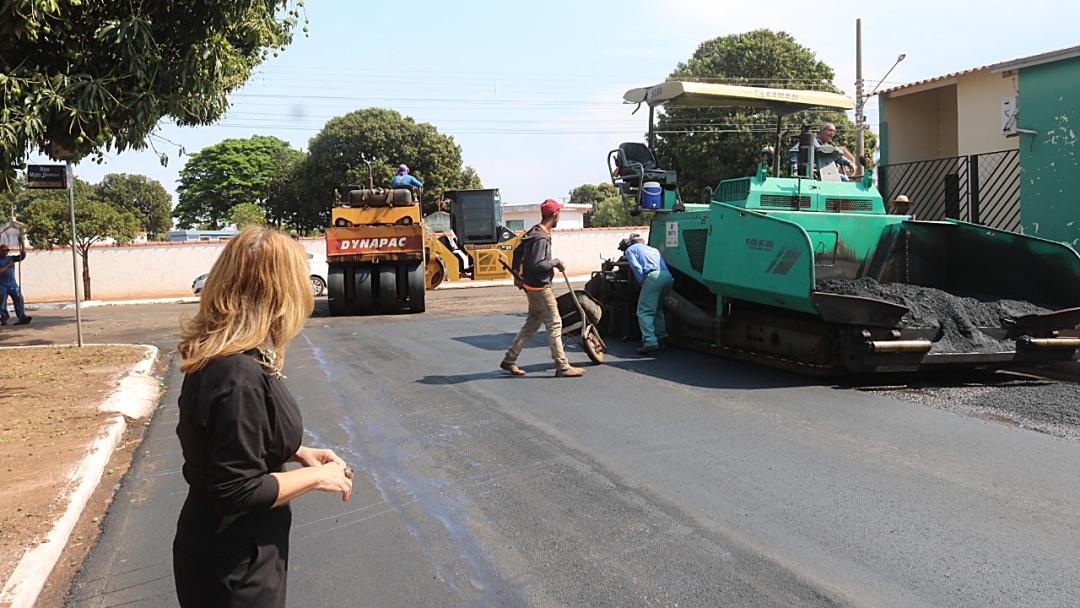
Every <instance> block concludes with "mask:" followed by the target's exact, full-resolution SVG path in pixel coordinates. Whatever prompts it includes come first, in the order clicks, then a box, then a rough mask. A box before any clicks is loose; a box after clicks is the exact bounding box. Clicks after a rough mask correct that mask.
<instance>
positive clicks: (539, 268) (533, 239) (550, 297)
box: [499, 198, 585, 378]
mask: <svg viewBox="0 0 1080 608" xmlns="http://www.w3.org/2000/svg"><path fill="white" fill-rule="evenodd" d="M562 207H563V206H562V205H561V204H560V203H559V202H558V201H555V200H553V199H550V198H549V199H547V200H546V201H544V203H543V204H542V205H540V218H541V219H540V223H539V224H537V225H535V226H533V227H532V228H530V229H529V231H528V232H526V233H525V235H524V236H522V237H521V243H520V244H519V245H518V246H517V247H516V248H515V249H514V259H513V266H512V268H513V272H514V284H515V285H517V286H518V288H520V289H523V290H524V291H525V295H526V296H528V298H529V314H528V316H526V317H525V325H523V326H522V327H521V331H519V332H518V334H517V336H516V337H515V338H514V341H513V342H511V343H510V348H509V349H507V351H506V354H505V355H503V360H502V363H501V364H500V365H499V367H501V368H502V369H504V370H506V371H508V372H510V373H511V374H513V375H515V376H524V375H525V370H523V369H521V368H520V367H518V366H517V359H518V356H519V355H521V351H522V349H524V348H525V345H526V344H528V342H529V340H530V339H531V338H532V337H533V335H534V334H535V333H536V330H538V329H540V325H541V324H543V325H544V329H545V330H546V331H547V340H548V347H549V348H550V349H551V358H552V359H554V360H555V377H556V378H575V377H578V376H584V375H585V370H584V369H582V368H580V367H572V366H571V365H570V362H569V361H567V360H566V353H565V352H563V343H562V316H560V315H559V305H558V303H557V302H556V301H555V292H554V291H553V290H552V289H551V279H552V277H553V276H554V275H555V269H556V268H558V269H559V270H560V271H562V270H564V268H563V264H562V262H561V261H559V259H558V258H553V257H551V231H552V229H554V228H555V226H556V225H557V224H558V223H559V209H562Z"/></svg>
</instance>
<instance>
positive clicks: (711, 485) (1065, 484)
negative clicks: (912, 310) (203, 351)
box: [70, 314, 1080, 608]
mask: <svg viewBox="0 0 1080 608" xmlns="http://www.w3.org/2000/svg"><path fill="white" fill-rule="evenodd" d="M522 320H523V319H522V317H521V316H516V315H506V314H496V315H486V316H465V317H445V316H444V317H439V316H432V315H419V316H408V317H378V318H363V319H358V318H315V319H313V320H312V321H311V322H310V323H309V324H308V327H307V329H305V331H304V333H303V334H302V335H301V336H300V337H299V338H297V340H296V341H294V342H293V345H292V347H291V348H290V351H289V354H288V362H287V368H286V374H287V376H288V383H289V385H290V387H291V388H292V390H293V392H294V394H296V395H297V397H298V399H299V400H300V403H301V408H302V410H303V412H304V421H305V425H306V428H307V432H308V437H307V439H306V441H307V443H309V444H310V445H317V446H329V447H332V448H334V449H335V450H337V451H338V453H339V454H341V455H342V456H343V457H344V458H345V459H346V460H348V461H349V462H350V463H351V464H352V465H353V467H354V468H355V469H356V470H357V476H356V479H355V480H354V481H355V483H356V486H355V495H354V496H353V499H352V501H350V502H349V503H348V504H343V503H342V502H341V500H340V497H335V496H332V495H327V494H319V495H308V496H304V497H302V498H300V499H299V500H297V501H295V503H294V516H295V520H294V527H293V533H292V551H293V553H292V558H291V564H290V572H289V587H290V589H289V605H290V606H297V607H300V606H304V607H306V606H373V607H394V606H401V607H410V608H411V607H417V606H425V607H427V606H590V607H593V606H612V607H615V606H619V607H625V606H654V605H655V606H708V607H715V606H875V607H884V606H903V607H917V606H928V607H929V606H971V607H987V606H1009V607H1012V606H1025V607H1036V606H1072V605H1075V603H1076V598H1077V597H1080V476H1078V475H1077V474H1076V471H1078V470H1080V444H1078V443H1076V442H1071V441H1067V440H1064V439H1059V438H1055V437H1051V436H1048V435H1043V434H1039V433H1036V432H1032V431H1027V430H1023V429H1020V428H1016V427H1009V426H1005V425H1002V424H998V423H994V422H989V421H985V420H980V419H977V418H972V417H965V416H960V415H957V414H954V413H950V412H946V411H941V410H935V409H931V408H926V407H923V406H919V405H914V404H909V403H904V402H899V401H894V400H890V399H887V398H884V397H877V396H873V395H868V394H865V393H861V392H858V391H852V390H844V389H839V388H834V387H831V386H828V385H823V384H814V383H808V382H805V381H803V380H801V379H799V378H797V377H794V376H789V375H786V374H782V373H778V372H775V371H770V370H766V369H762V368H758V367H754V366H750V365H743V364H739V363H734V362H730V361H725V360H722V359H717V358H713V357H708V356H705V355H700V354H695V353H689V352H683V351H676V350H669V351H664V352H663V353H661V355H660V356H659V357H658V358H656V359H654V360H645V359H640V358H638V357H636V356H635V355H634V354H633V348H634V345H631V344H627V343H613V344H610V345H609V346H610V347H611V348H612V352H609V353H608V361H607V363H606V364H605V365H602V366H592V367H589V370H588V373H587V374H586V376H585V377H584V378H580V379H555V378H553V377H551V363H550V360H549V359H548V357H547V348H546V343H545V342H544V341H543V339H542V335H541V336H539V337H538V338H536V339H534V341H533V342H532V343H531V345H530V348H529V349H527V350H526V351H525V354H524V355H523V357H522V359H521V361H520V362H519V363H521V364H522V367H523V368H524V369H525V370H526V371H528V372H529V375H528V376H526V377H524V378H514V377H509V376H506V375H504V374H503V373H502V372H500V371H498V370H497V365H498V362H499V360H500V358H501V356H502V351H503V349H504V348H505V347H506V346H507V345H508V344H509V342H510V339H511V337H512V334H513V333H514V332H515V331H516V330H517V329H518V328H519V327H520V324H521V322H522ZM569 352H570V355H571V361H572V362H574V363H581V364H584V363H587V360H586V358H585V356H584V354H583V353H582V352H581V351H580V349H578V348H576V347H571V348H570V349H569ZM165 381H166V384H167V386H168V391H167V393H166V394H165V396H164V397H163V400H162V404H161V407H160V408H159V409H158V411H157V413H156V414H155V416H154V419H153V422H152V424H151V426H150V428H149V429H148V433H147V436H146V439H145V442H144V443H143V444H142V447H141V449H140V450H139V451H138V454H137V455H136V457H135V460H134V462H133V463H132V468H131V469H130V471H129V473H128V474H127V476H126V477H125V479H124V481H123V484H122V486H121V487H120V489H119V491H118V493H117V496H116V500H115V502H114V504H113V506H112V508H111V510H110V512H109V514H108V517H107V518H106V519H105V524H104V526H103V534H102V537H101V539H100V541H99V543H98V545H97V546H96V547H95V549H94V551H93V552H92V554H91V556H90V558H89V559H88V561H87V562H86V564H85V565H84V567H83V569H82V570H81V571H80V574H79V576H78V578H77V581H76V585H75V587H74V589H73V591H72V598H71V600H70V604H71V605H73V606H95V607H96V606H174V605H175V599H174V596H173V591H172V578H171V565H170V564H171V559H170V553H169V547H170V543H171V540H172V534H173V529H174V524H175V519H176V515H177V513H178V511H179V508H180V505H181V503H182V502H183V498H184V494H185V486H184V483H183V480H182V478H181V475H180V465H181V456H180V452H179V444H178V442H177V440H176V438H175V434H174V428H175V424H176V406H175V404H176V398H177V395H178V391H179V383H180V375H179V374H178V372H177V371H176V370H175V368H172V369H170V371H169V373H168V375H167V377H166V379H165Z"/></svg>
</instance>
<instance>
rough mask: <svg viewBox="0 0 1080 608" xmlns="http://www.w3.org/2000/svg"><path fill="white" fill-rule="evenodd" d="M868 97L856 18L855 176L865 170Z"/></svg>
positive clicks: (860, 23)
mask: <svg viewBox="0 0 1080 608" xmlns="http://www.w3.org/2000/svg"><path fill="white" fill-rule="evenodd" d="M865 101H866V98H865V97H864V96H863V78H862V19H856V20H855V163H856V165H857V166H858V167H859V171H858V175H856V176H855V177H861V176H862V173H863V171H864V169H863V166H862V163H861V162H860V161H861V159H862V157H863V150H864V148H863V129H864V128H866V126H865V125H864V124H863V103H864V102H865Z"/></svg>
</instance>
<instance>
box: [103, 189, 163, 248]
mask: <svg viewBox="0 0 1080 608" xmlns="http://www.w3.org/2000/svg"><path fill="white" fill-rule="evenodd" d="M97 198H98V199H100V200H102V201H104V202H106V203H109V204H111V205H112V206H113V207H116V208H117V209H119V210H120V211H129V212H131V213H132V214H133V215H134V216H135V218H136V219H137V220H139V228H140V229H141V230H143V231H144V232H146V234H147V237H148V238H151V239H155V240H161V239H163V238H165V235H166V233H167V232H168V231H169V229H170V228H172V195H170V194H169V192H168V191H167V190H165V186H162V185H161V182H159V181H157V180H155V179H150V178H149V177H146V176H145V175H128V174H127V173H110V174H108V175H106V176H105V177H103V178H102V179H101V182H100V183H99V184H98V185H97Z"/></svg>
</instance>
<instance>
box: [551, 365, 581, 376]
mask: <svg viewBox="0 0 1080 608" xmlns="http://www.w3.org/2000/svg"><path fill="white" fill-rule="evenodd" d="M584 375H585V370H583V369H581V368H580V367H568V368H566V369H557V370H555V377H556V378H577V377H578V376H584Z"/></svg>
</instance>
